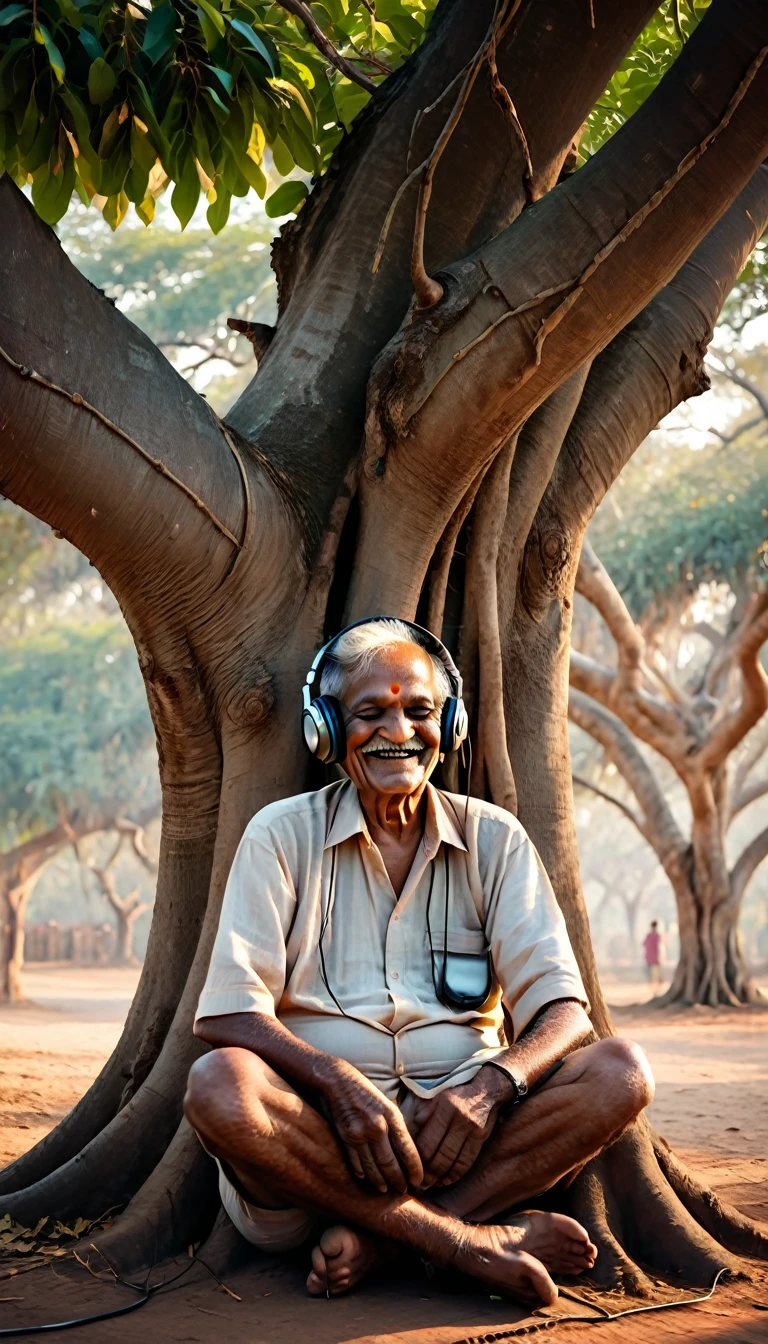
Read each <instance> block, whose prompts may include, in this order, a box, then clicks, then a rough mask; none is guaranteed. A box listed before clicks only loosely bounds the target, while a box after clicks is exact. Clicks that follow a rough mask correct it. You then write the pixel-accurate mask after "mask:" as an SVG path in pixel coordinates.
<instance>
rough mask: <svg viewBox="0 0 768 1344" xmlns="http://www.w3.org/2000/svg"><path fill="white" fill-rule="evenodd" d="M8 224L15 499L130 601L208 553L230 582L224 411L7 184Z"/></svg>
mask: <svg viewBox="0 0 768 1344" xmlns="http://www.w3.org/2000/svg"><path fill="white" fill-rule="evenodd" d="M0 218H2V227H3V233H4V237H5V239H6V241H7V244H8V245H7V246H6V248H5V249H4V250H3V252H2V256H0V291H2V293H3V311H2V315H0V346H2V348H3V350H4V351H5V352H6V356H7V358H4V359H2V360H0V394H1V395H2V402H3V406H4V419H3V423H2V427H1V437H0V482H1V483H2V489H3V491H4V493H5V494H6V495H7V496H8V497H9V498H11V499H13V500H14V501H15V502H16V503H18V504H21V505H22V507H24V508H26V509H28V510H29V511H30V512H31V513H34V514H35V515H36V516H37V517H39V518H42V519H43V520H44V521H45V522H48V523H49V524H50V525H51V526H52V527H53V528H55V529H56V530H57V531H58V532H60V533H62V534H63V535H64V536H66V537H67V538H68V539H69V540H71V541H72V542H73V543H74V544H75V545H76V546H77V547H78V549H79V550H81V551H82V552H83V553H84V554H85V555H87V556H88V557H89V559H90V560H91V561H92V562H93V563H94V564H95V565H96V566H97V567H98V568H99V569H100V571H101V573H102V574H103V575H104V577H105V578H106V579H107V582H108V583H109V584H110V587H111V588H112V590H113V591H114V592H115V593H116V594H117V596H118V597H119V598H120V599H121V600H125V599H126V597H127V596H128V591H129V590H133V589H135V587H136V583H137V579H138V577H139V575H140V576H141V582H144V583H146V582H147V581H148V579H149V578H150V577H151V575H152V573H153V571H154V572H155V573H156V574H158V575H162V577H163V581H167V576H168V573H169V570H171V569H178V570H179V571H180V572H183V573H184V574H185V576H188V574H189V569H190V566H191V565H192V562H193V557H195V556H198V557H199V555H200V553H201V551H202V553H203V554H205V555H207V557H208V563H209V565H210V567H211V574H212V576H213V575H215V573H216V569H217V568H218V569H219V570H220V572H221V573H222V574H223V573H225V572H226V570H227V568H228V567H229V566H230V565H231V562H232V553H233V545H234V546H235V547H236V546H237V545H238V544H239V539H240V537H241V536H242V528H243V502H244V501H243V491H242V487H241V478H240V473H239V469H238V466H237V463H236V461H235V459H234V457H233V455H232V453H231V451H230V449H229V447H228V445H227V442H226V439H225V437H224V435H223V434H222V432H221V429H220V427H219V424H218V423H217V421H216V419H215V417H214V416H213V414H212V412H211V411H210V409H209V408H208V407H207V405H206V403H205V401H204V400H203V399H202V398H201V397H199V396H198V395H197V394H196V393H195V392H194V391H193V390H192V389H191V388H190V387H189V385H188V384H187V383H186V382H185V380H184V379H183V378H182V377H181V375H180V374H177V373H176V372H174V370H173V369H172V368H171V366H170V365H169V364H168V362H167V360H166V359H165V358H164V356H163V355H162V354H161V353H160V352H159V350H158V349H157V347H156V346H154V345H153V343H152V342H151V341H150V340H149V339H148V337H146V336H144V335H143V333H141V332H140V331H139V330H138V329H137V328H136V327H134V326H133V324H132V323H131V322H129V321H128V319H127V318H125V317H124V316H123V315H122V314H121V313H119V312H118V311H117V310H116V309H115V308H114V307H113V305H112V304H111V303H110V302H109V301H108V300H107V299H106V298H105V297H104V295H103V294H102V293H101V292H100V291H99V290H97V289H96V288H95V287H94V286H93V285H90V284H89V283H88V281H86V280H85V279H84V277H83V276H81V275H80V274H79V272H78V271H77V270H76V269H75V267H74V266H73V265H72V263H71V262H70V261H69V259H68V257H67V256H66V254H65V253H64V252H63V250H62V248H61V247H60V244H59V242H58V239H57V238H56V236H55V234H54V233H53V232H52V230H50V229H48V228H47V227H46V226H45V225H44V224H43V223H42V221H41V220H40V219H39V218H38V217H37V215H36V214H35V212H34V211H33V209H32V207H31V205H30V204H29V202H28V201H27V200H26V199H25V197H24V196H23V195H22V193H21V192H20V191H19V190H18V189H17V188H16V187H15V186H14V185H13V183H12V182H11V181H10V180H9V179H8V177H7V176H6V177H5V178H3V179H2V181H0ZM32 371H34V373H33V372H32ZM180 430H181V433H180V432H179V431H180Z"/></svg>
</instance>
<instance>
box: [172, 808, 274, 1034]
mask: <svg viewBox="0 0 768 1344" xmlns="http://www.w3.org/2000/svg"><path fill="white" fill-rule="evenodd" d="M295 907H296V892H295V887H294V883H293V879H292V876H291V873H290V870H289V866H288V863H287V862H286V859H285V856H284V855H283V854H282V853H281V848H280V845H279V842H277V843H276V841H275V837H274V836H273V835H272V834H271V832H270V829H269V827H268V825H267V824H265V823H264V822H262V821H261V820H260V817H259V816H258V815H257V816H256V817H254V819H253V821H252V822H251V823H250V825H249V826H248V828H247V830H246V832H245V834H244V836H243V838H242V840H241V841H240V845H239V847H238V850H237V853H236V855H235V859H234V862H233V864H232V868H231V870H230V874H229V879H228V881H227V888H226V891H225V893H224V902H223V905H222V910H221V917H220V919H219V931H218V933H217V935H216V941H215V943H214V945H213V953H212V955H211V963H210V966H209V969H208V977H207V979H206V982H205V986H204V988H203V992H202V994H201V996H200V1002H199V1003H198V1006H197V1013H196V1015H195V1021H198V1020H199V1019H200V1018H202V1017H221V1016H222V1015H223V1014H225V1013H268V1014H269V1015H270V1016H272V1017H274V1016H275V1014H276V1008H277V1005H278V1003H279V1002H280V999H281V997H282V994H283V989H284V988H285V977H286V948H285V943H286V936H287V932H288V929H289V928H290V924H291V920H292V919H293V915H294V911H295Z"/></svg>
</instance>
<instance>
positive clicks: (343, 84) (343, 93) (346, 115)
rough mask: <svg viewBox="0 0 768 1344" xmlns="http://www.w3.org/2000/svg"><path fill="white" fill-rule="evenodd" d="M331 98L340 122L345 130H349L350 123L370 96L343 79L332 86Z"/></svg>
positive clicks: (357, 86)
mask: <svg viewBox="0 0 768 1344" xmlns="http://www.w3.org/2000/svg"><path fill="white" fill-rule="evenodd" d="M333 97H334V101H335V103H336V110H337V111H338V114H339V118H340V120H341V121H342V123H343V125H344V127H345V129H346V130H350V128H351V126H352V122H353V121H354V119H355V117H356V116H357V114H358V112H360V111H361V109H362V108H364V107H365V105H366V103H367V102H368V101H369V100H370V97H371V95H370V94H369V93H366V91H365V89H361V88H360V86H359V85H358V84H351V83H350V82H349V80H346V79H344V80H339V81H338V83H337V84H336V85H335V86H334V90H333Z"/></svg>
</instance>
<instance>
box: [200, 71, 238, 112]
mask: <svg viewBox="0 0 768 1344" xmlns="http://www.w3.org/2000/svg"><path fill="white" fill-rule="evenodd" d="M205 68H206V70H210V71H211V73H212V74H214V75H215V76H216V78H217V79H218V81H219V83H220V84H221V87H222V88H223V89H224V92H225V93H227V94H229V96H230V97H231V96H232V90H233V89H234V87H235V77H234V75H230V73H229V71H228V70H222V69H221V66H219V65H206V67H205ZM222 106H223V104H222Z"/></svg>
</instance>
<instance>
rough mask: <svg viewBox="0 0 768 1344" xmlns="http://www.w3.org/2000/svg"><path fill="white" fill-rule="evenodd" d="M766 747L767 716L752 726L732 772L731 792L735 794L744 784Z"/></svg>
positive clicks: (767, 740)
mask: <svg viewBox="0 0 768 1344" xmlns="http://www.w3.org/2000/svg"><path fill="white" fill-rule="evenodd" d="M767 749H768V718H765V719H763V720H762V722H761V723H760V724H759V725H758V726H756V727H755V728H754V730H753V731H752V733H751V734H750V735H749V737H748V739H747V741H746V743H745V746H744V750H743V752H742V754H741V757H740V759H739V760H738V761H737V763H736V769H735V771H734V774H733V792H734V794H735V795H736V796H738V794H739V793H740V792H741V790H742V789H743V787H744V785H745V784H746V781H747V778H748V776H749V775H750V774H751V772H752V771H753V770H754V768H755V766H756V765H757V764H758V762H759V761H760V760H761V759H762V757H763V756H764V755H765V752H766V750H767Z"/></svg>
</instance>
